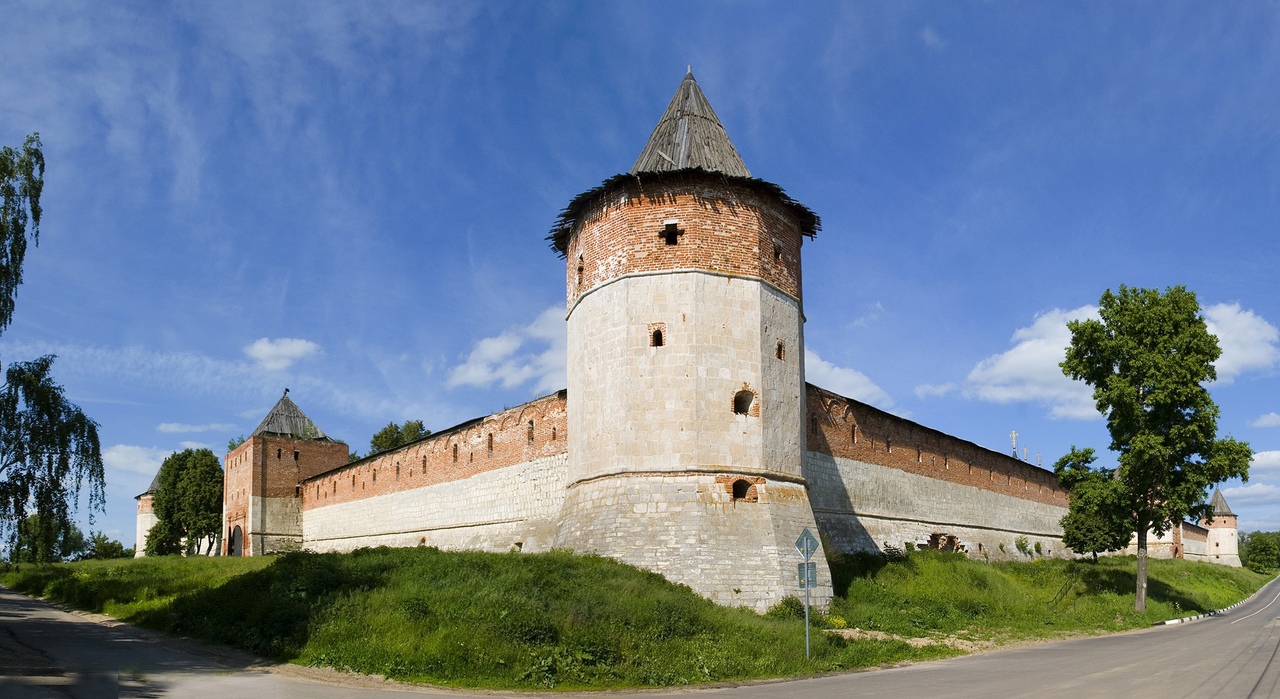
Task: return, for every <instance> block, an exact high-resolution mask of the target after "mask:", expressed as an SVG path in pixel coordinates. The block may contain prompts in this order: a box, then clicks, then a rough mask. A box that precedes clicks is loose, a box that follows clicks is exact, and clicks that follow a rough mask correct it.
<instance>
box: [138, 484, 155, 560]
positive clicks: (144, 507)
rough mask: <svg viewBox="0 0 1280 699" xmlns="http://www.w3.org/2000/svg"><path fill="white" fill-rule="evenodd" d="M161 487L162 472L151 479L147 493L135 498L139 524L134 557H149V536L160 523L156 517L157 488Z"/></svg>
mask: <svg viewBox="0 0 1280 699" xmlns="http://www.w3.org/2000/svg"><path fill="white" fill-rule="evenodd" d="M159 487H160V472H159V471H156V475H155V478H152V479H151V485H150V486H147V490H146V492H144V493H142V494H141V495H138V496H136V497H134V500H137V501H138V524H137V529H136V530H135V531H134V539H133V541H134V544H133V557H134V558H142V557H143V556H145V555H147V536H148V535H149V534H150V533H151V528H152V527H154V526H156V522H158V521H160V520H159V519H158V518H157V517H156V508H155V502H156V488H159Z"/></svg>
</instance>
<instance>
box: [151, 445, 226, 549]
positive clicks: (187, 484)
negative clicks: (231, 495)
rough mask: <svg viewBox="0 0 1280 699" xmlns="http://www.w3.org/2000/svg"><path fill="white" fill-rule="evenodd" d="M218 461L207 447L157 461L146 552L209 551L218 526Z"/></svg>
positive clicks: (220, 489)
mask: <svg viewBox="0 0 1280 699" xmlns="http://www.w3.org/2000/svg"><path fill="white" fill-rule="evenodd" d="M222 476H223V474H222V464H220V463H219V462H218V457H216V456H214V455H213V452H212V451H209V450H208V449H186V450H184V451H180V452H176V453H174V454H170V455H169V457H168V458H166V459H165V460H164V463H162V464H161V465H160V474H159V476H158V478H157V483H156V493H155V499H154V500H153V504H152V506H153V507H154V510H155V515H156V524H155V526H153V527H152V528H151V531H150V532H149V533H148V534H147V549H146V551H147V555H149V556H165V555H171V554H175V553H183V552H184V551H187V552H195V553H201V552H202V550H203V548H204V547H203V546H202V544H205V543H207V544H208V550H209V551H212V550H213V546H214V543H215V542H216V541H217V536H218V532H219V531H220V529H221V526H222Z"/></svg>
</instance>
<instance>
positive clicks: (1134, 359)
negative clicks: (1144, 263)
mask: <svg viewBox="0 0 1280 699" xmlns="http://www.w3.org/2000/svg"><path fill="white" fill-rule="evenodd" d="M1098 306H1099V308H1098V313H1099V316H1100V317H1101V319H1100V320H1092V319H1090V320H1075V321H1071V322H1070V323H1068V324H1067V327H1068V328H1069V329H1070V330H1071V345H1070V346H1069V347H1067V356H1066V359H1065V361H1063V362H1062V365H1061V366H1062V371H1063V373H1065V374H1066V375H1067V376H1069V377H1071V378H1072V379H1076V380H1079V381H1084V382H1085V383H1087V384H1089V385H1090V386H1092V387H1093V399H1094V401H1095V402H1096V404H1097V407H1098V411H1099V412H1101V413H1102V414H1103V415H1104V416H1106V419H1107V430H1108V431H1109V432H1110V433H1111V445H1110V449H1111V450H1112V451H1114V452H1116V453H1117V461H1118V465H1117V467H1116V469H1115V471H1114V474H1113V477H1114V478H1115V480H1116V481H1117V482H1118V483H1120V492H1119V494H1118V497H1119V501H1120V505H1119V509H1118V510H1117V512H1116V514H1117V515H1119V516H1123V517H1124V518H1125V519H1127V520H1128V524H1129V528H1130V531H1133V532H1136V533H1137V542H1138V571H1137V595H1136V597H1135V599H1134V608H1135V609H1137V610H1138V611H1144V610H1145V609H1146V606H1147V533H1148V532H1149V531H1150V532H1154V533H1155V534H1156V535H1157V536H1160V535H1162V534H1164V533H1165V532H1167V531H1169V530H1170V529H1171V528H1172V527H1174V526H1175V525H1176V524H1177V523H1178V522H1181V521H1182V520H1184V519H1185V518H1187V517H1204V518H1209V517H1211V516H1212V511H1211V509H1210V507H1209V505H1208V504H1207V503H1206V502H1205V493H1206V489H1207V488H1208V487H1209V486H1211V485H1213V484H1215V483H1220V482H1222V481H1224V480H1226V479H1228V478H1234V477H1239V478H1247V477H1248V474H1249V459H1250V458H1251V457H1252V454H1253V452H1252V451H1251V450H1250V449H1249V445H1248V444H1247V443H1245V442H1238V441H1236V440H1235V439H1232V438H1231V437H1227V438H1225V439H1219V438H1218V437H1217V433H1218V406H1217V405H1216V404H1215V403H1214V402H1213V399H1212V398H1210V397H1209V391H1208V389H1206V388H1205V386H1204V384H1206V383H1208V382H1210V381H1213V380H1214V379H1216V378H1217V372H1216V370H1215V369H1214V366H1213V363H1214V361H1216V360H1217V359H1218V357H1219V356H1220V355H1221V354H1222V350H1221V349H1219V347H1218V340H1217V338H1216V337H1214V336H1213V335H1212V334H1210V333H1209V329H1208V327H1207V326H1206V325H1205V321H1204V317H1203V316H1202V315H1200V304H1199V303H1198V302H1197V301H1196V295H1195V294H1194V293H1192V292H1190V291H1187V290H1186V289H1185V288H1184V287H1181V286H1177V287H1170V288H1167V289H1165V291H1164V293H1161V292H1160V291H1159V290H1158V289H1139V288H1129V287H1125V286H1123V285H1122V286H1121V287H1120V290H1119V292H1118V293H1115V294H1113V293H1111V291H1110V290H1107V291H1106V292H1105V293H1104V294H1103V295H1102V299H1101V301H1100V302H1099V304H1098Z"/></svg>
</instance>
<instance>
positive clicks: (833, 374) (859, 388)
mask: <svg viewBox="0 0 1280 699" xmlns="http://www.w3.org/2000/svg"><path fill="white" fill-rule="evenodd" d="M804 373H805V377H804V378H805V381H808V382H809V383H812V384H814V385H815V386H821V387H822V388H825V389H827V390H828V391H834V392H836V393H839V394H840V395H842V396H845V397H846V398H853V399H854V400H860V401H862V402H864V403H870V404H871V405H874V406H876V407H878V408H883V409H885V410H888V409H890V408H892V407H893V399H892V398H890V397H889V394H888V393H886V392H885V390H884V389H882V388H880V387H879V386H877V385H876V384H875V382H874V381H872V380H871V379H870V378H868V377H867V375H866V374H863V373H862V372H860V371H858V370H857V369H849V368H846V367H839V366H836V365H834V364H832V363H831V362H828V361H827V360H825V359H823V358H822V357H819V356H818V353H817V352H814V351H813V350H811V349H808V348H805V351H804Z"/></svg>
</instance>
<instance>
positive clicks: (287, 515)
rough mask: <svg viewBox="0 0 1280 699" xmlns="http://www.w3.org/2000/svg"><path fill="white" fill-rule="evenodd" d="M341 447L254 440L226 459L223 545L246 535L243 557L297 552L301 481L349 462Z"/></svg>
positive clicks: (224, 549) (300, 534)
mask: <svg viewBox="0 0 1280 699" xmlns="http://www.w3.org/2000/svg"><path fill="white" fill-rule="evenodd" d="M348 453H349V450H348V447H347V445H346V444H343V443H342V442H333V441H329V440H313V439H291V438H288V437H274V436H266V435H254V436H252V437H250V438H249V439H248V440H246V441H245V443H244V444H241V445H240V446H238V447H236V448H235V449H233V450H232V451H231V452H230V453H228V454H227V456H226V459H225V463H226V469H225V477H224V480H223V497H222V502H223V512H224V514H223V543H222V552H223V554H226V553H227V551H228V548H229V547H230V545H231V532H232V531H233V530H234V528H235V527H237V526H239V527H240V528H241V530H242V531H243V532H244V555H246V556H259V555H264V554H272V553H282V552H286V551H296V550H298V549H299V548H301V546H302V540H303V531H302V498H301V488H300V485H301V482H302V481H303V479H305V478H307V477H308V476H310V475H313V474H315V473H319V472H322V471H326V470H330V469H332V468H334V467H335V466H337V465H339V464H345V463H346V462H347V455H348Z"/></svg>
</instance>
